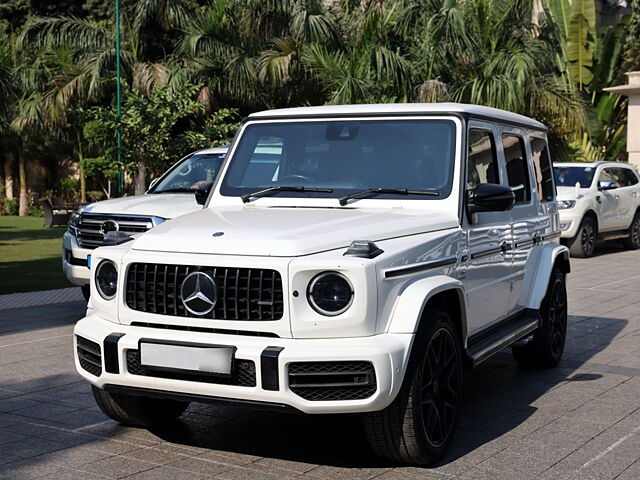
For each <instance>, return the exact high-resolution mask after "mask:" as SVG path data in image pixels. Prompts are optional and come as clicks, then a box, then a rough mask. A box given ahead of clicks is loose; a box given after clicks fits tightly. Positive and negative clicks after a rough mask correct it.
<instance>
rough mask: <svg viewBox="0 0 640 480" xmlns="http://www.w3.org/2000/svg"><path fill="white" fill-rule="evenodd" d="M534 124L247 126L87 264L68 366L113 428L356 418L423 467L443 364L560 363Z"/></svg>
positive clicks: (563, 320) (439, 403)
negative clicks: (204, 181) (199, 173)
mask: <svg viewBox="0 0 640 480" xmlns="http://www.w3.org/2000/svg"><path fill="white" fill-rule="evenodd" d="M546 130H547V129H546V127H545V126H544V125H543V124H541V123H540V122H537V121H535V120H532V119H530V118H527V117H523V116H521V115H516V114H513V113H509V112H505V111H502V110H496V109H493V108H487V107H479V106H474V105H460V104H448V103H438V104H385V105H348V106H327V107H307V108H293V109H283V110H273V111H267V112H261V113H254V114H252V115H250V116H249V117H247V118H246V119H245V120H244V121H243V124H242V126H241V127H240V131H239V133H238V136H237V137H236V140H235V142H234V144H233V145H232V147H231V150H230V153H229V158H228V159H227V160H226V161H225V165H224V167H223V172H222V173H221V174H220V177H219V179H218V180H217V181H216V184H215V186H214V188H213V190H212V191H211V195H210V197H209V199H208V203H207V204H206V207H205V208H204V209H201V210H199V211H196V212H193V213H189V214H187V215H183V216H181V217H180V218H176V219H174V220H172V221H170V222H165V223H163V224H162V225H160V226H158V227H156V228H154V229H153V230H151V231H150V232H148V233H146V234H144V235H141V236H140V237H138V238H136V239H131V238H127V236H126V235H120V237H119V238H117V239H116V240H117V242H114V243H117V245H114V246H108V247H102V248H98V249H96V250H95V251H94V253H93V257H92V265H91V271H92V274H93V277H92V279H91V302H90V306H89V308H88V310H87V316H86V317H85V318H83V319H81V320H80V321H79V322H78V323H77V324H76V326H75V330H74V333H75V335H74V349H75V360H76V368H77V370H78V372H79V373H80V375H82V377H83V378H84V379H86V380H87V381H88V382H90V383H91V384H92V386H93V388H92V390H93V393H94V396H95V399H96V402H97V404H98V406H99V407H100V408H101V409H102V410H103V412H104V413H105V414H106V415H108V416H110V417H111V418H114V419H116V420H118V421H120V422H123V423H126V424H129V425H137V426H144V427H150V426H154V425H165V426H166V425H168V424H170V422H172V421H173V420H175V418H177V417H178V416H179V415H181V414H182V412H184V410H185V409H186V408H187V406H188V405H189V402H191V401H196V402H214V403H215V402H223V403H225V402H226V403H231V404H235V405H242V404H245V405H246V406H247V407H248V408H257V407H258V406H263V407H268V408H273V409H275V410H278V411H286V410H290V411H296V412H298V413H306V414H317V415H319V414H329V413H334V414H335V413H344V414H347V413H349V414H355V413H358V414H361V415H362V418H363V421H364V427H365V432H366V435H367V437H368V440H369V442H370V444H371V446H372V447H373V450H374V451H375V452H376V453H378V454H379V455H381V456H383V457H385V458H387V459H391V460H396V461H397V460H401V461H404V462H408V463H415V464H430V463H433V462H435V461H438V460H439V459H441V458H442V457H443V456H444V455H445V453H446V451H447V449H448V447H449V446H450V445H451V443H452V441H453V437H454V432H455V430H456V424H457V422H458V418H459V416H460V411H461V408H462V403H461V398H462V392H463V388H462V386H463V383H462V376H463V367H465V366H467V367H473V366H475V365H477V364H479V363H481V362H483V361H484V360H486V359H487V358H489V357H490V356H491V355H493V354H495V353H497V352H499V351H501V350H502V349H504V348H505V347H507V346H512V351H513V354H514V357H515V359H516V361H518V362H520V363H522V364H525V365H529V366H537V367H543V368H549V367H553V366H555V365H557V364H558V362H559V361H560V358H561V356H562V352H563V349H564V342H565V336H566V332H567V296H566V290H565V276H566V274H567V273H568V271H569V252H568V249H567V247H565V246H563V245H560V244H559V243H558V238H559V229H558V213H557V204H556V198H555V196H556V195H555V193H556V192H555V188H554V183H553V173H552V170H553V169H552V164H551V160H550V156H549V151H548V148H547V137H546ZM116 236H117V235H115V234H109V237H116ZM487 388H491V385H487ZM471 403H473V399H472V400H471ZM337 434H339V432H338V433H337ZM305 435H313V433H311V432H305Z"/></svg>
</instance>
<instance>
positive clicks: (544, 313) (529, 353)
mask: <svg viewBox="0 0 640 480" xmlns="http://www.w3.org/2000/svg"><path fill="white" fill-rule="evenodd" d="M540 318H541V322H540V326H539V327H538V328H537V329H536V330H535V331H534V332H533V339H532V340H531V341H530V342H529V343H527V344H526V345H514V346H512V347H511V351H512V352H513V357H514V358H515V359H516V361H517V362H518V363H519V364H520V365H524V366H526V367H535V368H551V367H555V366H556V365H558V363H559V362H560V359H561V358H562V352H563V351H564V343H565V339H566V337H567V290H566V284H565V275H564V273H563V272H562V270H560V269H559V268H557V267H556V268H554V269H553V271H552V272H551V277H550V278H549V286H548V287H547V293H546V295H545V297H544V299H543V300H542V303H541V305H540Z"/></svg>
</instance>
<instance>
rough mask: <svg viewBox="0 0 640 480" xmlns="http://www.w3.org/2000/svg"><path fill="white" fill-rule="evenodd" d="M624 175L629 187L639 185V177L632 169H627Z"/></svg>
mask: <svg viewBox="0 0 640 480" xmlns="http://www.w3.org/2000/svg"><path fill="white" fill-rule="evenodd" d="M624 174H625V176H626V177H627V185H637V184H638V175H636V172H634V171H633V170H631V169H630V168H625V169H624Z"/></svg>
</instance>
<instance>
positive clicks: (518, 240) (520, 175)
mask: <svg viewBox="0 0 640 480" xmlns="http://www.w3.org/2000/svg"><path fill="white" fill-rule="evenodd" d="M501 133H502V134H501V140H502V149H503V153H504V159H505V165H506V170H507V182H508V184H509V186H510V187H511V188H512V189H513V190H514V193H515V195H516V204H515V206H514V207H513V210H511V244H512V249H511V251H510V254H509V259H510V261H511V275H510V293H509V300H508V304H507V314H508V315H511V314H515V313H517V312H518V311H519V310H522V308H523V307H522V305H520V303H519V300H520V297H521V292H522V287H523V284H524V275H525V270H526V268H527V265H528V263H527V262H528V260H529V258H530V257H531V255H532V252H533V250H534V248H536V247H537V243H538V239H540V238H542V237H543V236H544V233H545V230H546V229H547V228H548V227H549V223H550V219H549V217H545V216H544V215H542V210H541V202H540V198H539V195H541V196H545V197H548V198H549V199H550V201H551V202H553V201H554V198H555V196H554V193H553V179H552V178H551V166H550V163H549V159H548V152H547V153H546V155H547V156H546V157H545V158H544V159H543V158H542V154H543V153H544V152H545V148H544V147H545V146H546V142H544V140H543V139H537V140H535V145H533V146H532V145H531V143H530V141H529V137H528V135H527V132H526V131H524V130H522V129H519V128H517V129H514V128H504V129H503V130H502V132H501ZM532 151H535V152H536V160H537V163H538V167H539V171H536V170H534V169H532V168H531V167H532V161H531V157H532V154H531V152H532ZM543 160H544V162H543ZM538 177H540V178H539V182H540V185H539V186H538ZM550 186H551V189H550V188H549V187H550ZM538 189H540V191H538Z"/></svg>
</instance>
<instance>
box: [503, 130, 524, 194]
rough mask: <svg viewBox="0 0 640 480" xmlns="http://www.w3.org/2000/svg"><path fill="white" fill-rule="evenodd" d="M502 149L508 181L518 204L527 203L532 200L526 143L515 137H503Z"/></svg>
mask: <svg viewBox="0 0 640 480" xmlns="http://www.w3.org/2000/svg"><path fill="white" fill-rule="evenodd" d="M502 148H503V149H504V160H505V162H506V164H507V179H508V180H509V186H510V187H511V188H513V193H514V194H515V195H516V203H527V202H528V201H529V200H531V186H530V185H529V170H528V169H527V157H526V155H525V153H524V143H523V141H522V139H521V138H520V137H517V136H515V135H503V136H502Z"/></svg>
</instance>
